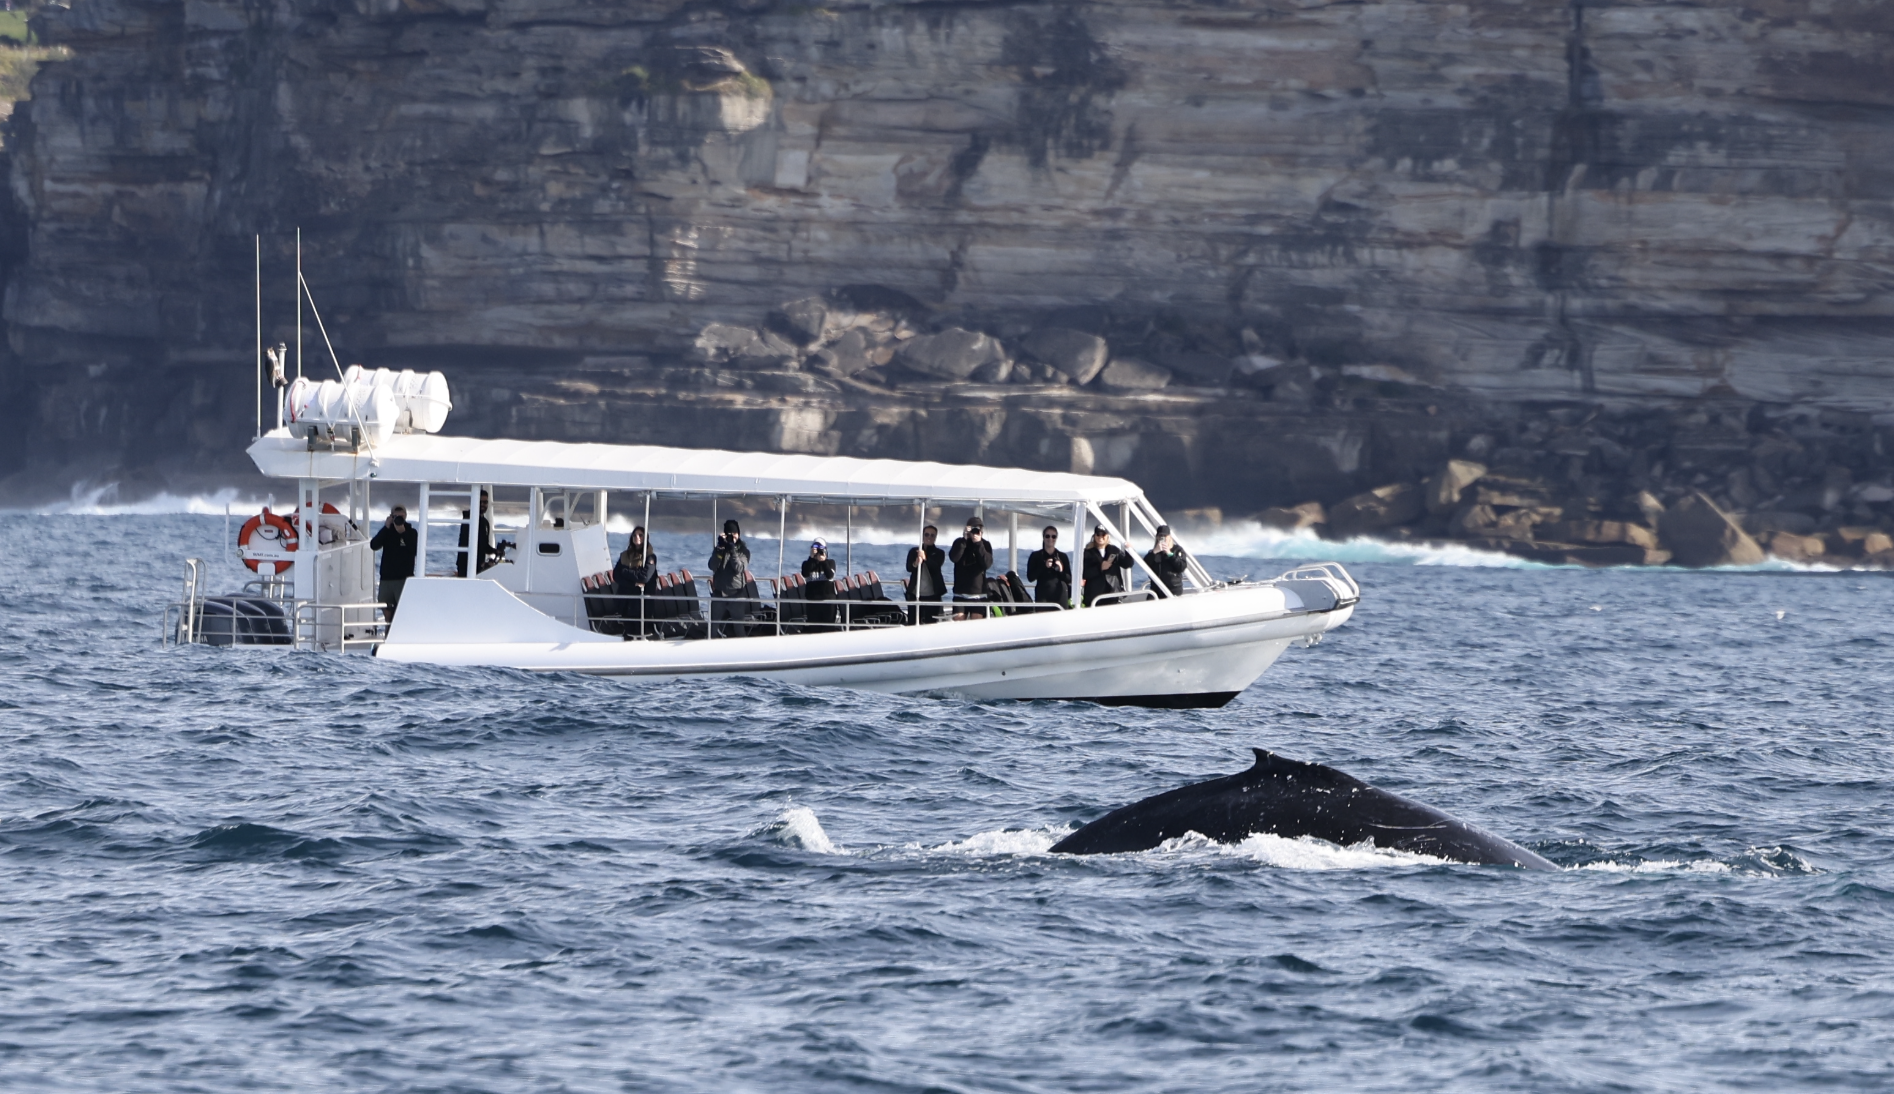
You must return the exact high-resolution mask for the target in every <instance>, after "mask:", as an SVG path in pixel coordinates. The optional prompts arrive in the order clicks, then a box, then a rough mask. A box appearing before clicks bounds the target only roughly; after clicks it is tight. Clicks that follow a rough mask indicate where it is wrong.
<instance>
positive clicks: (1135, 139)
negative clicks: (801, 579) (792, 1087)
mask: <svg viewBox="0 0 1894 1094" xmlns="http://www.w3.org/2000/svg"><path fill="white" fill-rule="evenodd" d="M40 33H41V36H42V38H44V39H45V40H47V41H48V42H52V43H58V44H63V45H65V46H68V47H70V48H71V49H72V51H73V54H74V56H73V58H72V59H71V60H70V61H66V62H62V63H57V64H53V65H49V66H48V67H47V68H46V69H45V70H44V71H42V72H41V73H40V75H39V76H38V78H37V79H36V81H35V83H34V85H33V86H34V97H33V99H32V101H31V102H30V103H27V104H24V105H23V106H22V108H21V109H20V110H19V111H18V112H17V113H16V115H15V119H14V122H13V128H12V132H11V137H10V140H9V147H10V149H11V150H12V156H13V159H12V165H11V166H12V181H13V186H12V193H13V199H14V202H15V203H16V205H17V215H16V220H17V223H18V224H19V225H20V226H21V229H22V231H23V233H24V234H23V238H22V240H21V242H20V243H19V244H18V245H16V246H13V247H10V248H8V249H7V250H8V253H7V255H6V256H5V261H6V266H7V276H8V285H7V291H6V307H5V322H6V325H7V333H8V341H9V345H10V346H11V349H12V356H11V357H10V358H9V360H8V362H7V365H6V369H7V371H6V374H5V376H4V377H0V389H4V390H5V391H6V392H8V394H9V398H10V399H11V400H12V401H13V402H14V404H15V405H30V406H32V407H34V408H35V410H34V415H33V417H34V421H35V422H36V423H37V424H36V425H35V426H34V427H33V428H32V429H30V430H27V431H25V432H24V433H23V434H20V435H16V436H15V437H13V438H9V443H10V444H12V445H14V446H15V447H14V448H13V449H12V451H11V452H6V451H0V460H4V461H5V463H6V466H8V467H14V468H17V467H21V466H25V465H27V464H29V463H34V462H35V461H37V462H38V464H39V465H45V464H48V463H51V464H61V463H63V464H67V465H71V464H74V463H77V462H83V461H86V460H94V461H97V462H98V463H99V465H100V466H99V471H98V473H99V474H107V473H114V474H126V473H129V468H135V467H144V466H148V467H152V468H155V469H156V472H154V473H163V474H170V475H173V476H175V475H176V474H177V473H179V471H180V469H183V468H187V467H200V468H201V467H205V466H220V467H222V468H231V467H235V466H241V460H240V458H238V457H235V456H234V453H235V452H236V450H237V448H238V447H239V444H240V441H241V438H242V437H243V435H244V434H243V430H244V429H245V428H247V427H248V424H249V421H250V419H251V416H252V414H253V410H252V400H253V395H252V391H251V388H250V384H251V374H250V371H249V369H250V349H249V347H250V346H251V344H252V335H251V330H250V327H251V322H252V309H253V307H254V304H253V300H252V296H251V290H250V283H251V281H250V279H251V264H252V237H253V234H255V233H262V234H264V235H265V236H266V253H265V256H264V264H265V276H266V281H267V285H268V289H267V296H266V300H265V308H266V311H267V323H268V325H269V328H270V330H269V337H270V339H271V340H272V341H274V340H277V339H279V338H282V339H286V338H288V337H290V331H291V324H292V321H293V312H292V309H291V303H292V300H293V297H292V295H291V293H290V291H289V285H290V281H289V277H290V275H289V272H288V271H289V261H290V249H291V243H290V240H291V239H292V231H293V229H294V228H296V227H297V226H300V227H301V228H302V229H303V246H304V251H305V259H304V264H305V267H306V269H307V271H308V272H309V275H310V280H311V283H312V286H313V287H314V289H315V292H316V294H317V302H318V303H319V304H320V305H321V306H322V308H323V313H322V318H323V321H324V323H325V324H326V330H327V333H328V335H329V336H330V337H332V338H333V340H334V342H335V345H336V348H337V352H338V353H339V354H341V355H342V356H343V357H344V361H343V363H345V364H346V363H347V362H348V361H349V360H362V361H365V362H367V363H370V364H386V365H393V366H400V365H409V364H420V365H427V366H429V367H441V368H445V369H447V370H449V371H450V373H452V374H453V375H454V376H455V378H456V380H457V381H458V383H457V386H458V387H459V388H460V389H461V390H469V385H471V384H476V383H477V384H478V385H480V388H481V389H480V390H478V391H471V390H469V395H468V399H467V400H466V401H465V402H464V403H463V406H465V407H466V408H468V409H467V410H466V412H464V413H457V415H456V418H455V419H454V421H453V422H452V423H451V426H450V427H451V428H453V429H456V430H460V431H468V432H472V431H490V430H498V429H501V428H505V429H506V430H508V431H511V432H515V433H526V434H529V435H540V436H561V437H567V436H569V437H575V438H577V437H586V438H595V437H596V438H601V439H613V440H625V441H635V440H658V439H666V440H671V441H676V442H681V443H689V444H711V443H720V444H721V443H736V442H735V440H734V439H733V438H743V439H744V443H747V444H753V445H756V446H758V447H773V448H782V449H790V450H799V451H841V452H848V453H855V454H864V455H877V454H886V455H913V456H924V457H930V458H941V459H955V460H964V459H984V460H988V461H993V462H1007V463H1019V464H1024V465H1027V466H1041V467H1060V468H1066V467H1070V468H1075V469H1095V470H1101V471H1112V472H1116V473H1123V474H1127V475H1130V476H1132V477H1134V478H1137V479H1138V480H1139V481H1141V482H1143V483H1145V484H1146V485H1147V486H1148V487H1150V488H1151V489H1152V490H1153V491H1154V492H1156V493H1158V494H1159V496H1160V497H1162V498H1164V499H1165V500H1167V501H1172V502H1175V503H1180V504H1222V505H1224V506H1225V507H1226V508H1232V509H1233V510H1235V511H1239V512H1245V511H1253V510H1255V509H1258V508H1261V507H1263V506H1265V505H1269V504H1283V505H1287V504H1292V503H1295V502H1299V501H1302V500H1304V499H1306V498H1309V497H1319V498H1324V499H1326V500H1329V501H1339V500H1340V499H1342V498H1344V497H1346V496H1349V495H1351V494H1353V493H1357V492H1359V491H1361V490H1363V489H1368V488H1373V487H1377V486H1380V485H1383V484H1385V483H1388V482H1390V481H1396V480H1398V481H1403V482H1416V481H1418V480H1419V479H1420V477H1421V476H1423V475H1426V474H1429V473H1432V472H1433V471H1434V470H1436V469H1438V468H1441V467H1443V466H1445V461H1446V460H1448V459H1449V458H1465V459H1470V460H1475V461H1479V462H1482V463H1492V464H1494V465H1495V466H1496V467H1497V466H1503V465H1506V464H1507V463H1508V461H1510V462H1511V463H1512V464H1515V465H1520V466H1524V465H1525V464H1531V463H1534V462H1535V461H1538V460H1539V459H1540V458H1541V457H1546V458H1547V459H1549V460H1551V462H1553V463H1554V464H1558V465H1560V466H1561V467H1563V468H1564V469H1565V472H1568V473H1570V474H1575V475H1578V476H1580V477H1582V476H1584V475H1586V474H1596V473H1598V471H1597V468H1600V467H1606V466H1609V468H1610V469H1611V471H1612V473H1613V474H1618V475H1620V476H1623V475H1631V474H1632V472H1633V471H1635V470H1636V468H1635V467H1634V466H1633V465H1638V464H1640V462H1641V466H1642V467H1643V471H1644V473H1645V478H1644V479H1642V480H1639V481H1641V482H1644V483H1645V484H1646V485H1653V486H1655V485H1659V484H1660V483H1661V482H1662V481H1665V475H1670V476H1672V477H1673V478H1674V477H1675V476H1676V475H1677V473H1678V471H1679V469H1680V468H1689V473H1688V474H1687V475H1686V476H1685V478H1684V480H1682V481H1681V483H1680V482H1671V483H1670V485H1672V486H1673V487H1677V486H1680V485H1707V486H1708V488H1710V489H1711V490H1712V492H1717V491H1722V492H1724V493H1729V492H1732V491H1733V492H1735V493H1737V494H1741V495H1744V496H1745V497H1750V496H1752V495H1753V497H1750V500H1748V501H1744V500H1742V499H1736V500H1737V504H1734V506H1733V507H1734V508H1736V509H1737V510H1739V511H1746V510H1748V509H1751V508H1753V507H1754V506H1755V505H1759V504H1762V503H1764V502H1767V501H1768V500H1769V499H1770V498H1788V499H1789V502H1795V503H1796V504H1800V502H1797V501H1796V499H1795V498H1793V497H1791V495H1792V494H1794V492H1795V491H1798V490H1800V491H1804V492H1805V493H1808V492H1812V493H1813V494H1814V495H1817V496H1815V497H1814V498H1813V500H1815V501H1820V500H1822V498H1823V497H1824V496H1825V495H1822V493H1821V492H1822V491H1828V492H1831V493H1835V498H1834V499H1833V501H1832V503H1831V505H1830V506H1828V507H1827V508H1824V509H1821V511H1822V512H1823V513H1825V514H1827V513H1830V512H1831V511H1835V510H1836V509H1837V507H1838V508H1839V510H1840V511H1841V517H1838V518H1837V519H1841V518H1842V517H1847V513H1846V511H1847V510H1848V509H1849V507H1850V506H1851V505H1853V504H1854V502H1853V500H1851V497H1850V495H1849V494H1848V491H1849V490H1852V489H1854V488H1855V487H1856V486H1858V485H1860V484H1863V483H1870V482H1880V481H1881V479H1882V478H1884V476H1885V474H1886V455H1885V454H1886V448H1887V446H1886V445H1884V444H1881V442H1880V441H1879V440H1878V438H1879V437H1881V436H1883V435H1885V434H1886V427H1887V426H1888V425H1889V423H1890V422H1891V421H1894V419H1890V418H1889V417H1888V416H1889V415H1894V365H1891V364H1890V356H1889V354H1888V351H1887V347H1888V345H1889V344H1890V335H1894V294H1890V292H1889V284H1888V280H1889V279H1888V275H1887V273H1886V271H1887V269H1888V268H1889V266H1888V261H1889V258H1890V257H1891V255H1890V252H1891V251H1894V212H1891V210H1894V142H1890V141H1889V140H1888V139H1887V137H1886V132H1887V129H1886V116H1887V112H1888V110H1889V109H1890V108H1894V92H1891V91H1890V88H1894V79H1890V76H1894V68H1891V66H1890V61H1889V58H1890V57H1894V14H1891V13H1890V9H1889V7H1888V5H1886V4H1884V3H1880V2H1878V0H1829V2H1825V3H1821V4H1808V3H1789V2H1786V0H1748V2H1745V3H1742V4H1737V3H1734V2H1730V3H1709V4H1694V5H1683V4H1668V3H1649V2H1643V0H1637V2H1633V0H1586V2H1585V3H1582V4H1581V3H1576V2H1573V3H1543V2H1533V0H1470V2H1468V3H1462V4H1416V3H1406V2H1394V0H1367V2H1349V3H1339V2H1337V3H1325V2H1322V0H1300V2H1297V3H1294V4H1288V3H1280V2H1276V0H1238V2H1234V3H1232V2H1219V3H1210V2H1196V3H1193V2H1183V3H1169V2H1167V3H1157V2H1153V0H1141V2H1116V3H1085V4H1064V5H1052V4H1033V3H1018V4H993V3H977V2H968V3H963V4H952V3H946V4H943V3H938V2H930V3H925V4H922V3H900V2H881V3H873V4H870V3H866V2H856V0H845V2H836V3H832V4H829V5H827V6H824V7H810V6H805V5H789V4H776V3H771V2H769V0H729V2H727V3H723V4H716V3H688V4H687V3H684V2H682V0H632V2H617V3H604V2H601V0H355V2H353V3H349V2H344V0H263V2H257V3H246V4H238V3H235V2H232V0H188V2H184V0H73V3H72V6H71V7H70V8H69V9H63V10H49V11H48V12H47V13H46V14H45V15H44V16H43V17H42V18H41V20H40ZM954 331H960V332H963V333H961V334H954V333H953V332H954ZM1051 332H1066V333H1065V334H1054V333H1051ZM921 339H929V340H931V341H929V342H923V343H921V345H923V346H926V345H934V346H936V347H937V348H938V349H940V351H941V352H938V353H928V354H922V353H920V352H919V351H918V350H913V351H910V350H904V349H903V347H905V346H908V345H910V344H913V343H915V342H917V341H918V340H921ZM941 339H946V342H945V343H942V342H941V341H940V340H941ZM321 344H322V343H321V341H320V340H319V339H315V338H314V336H312V340H311V342H310V343H309V352H310V355H311V359H310V360H309V361H307V362H306V363H307V365H308V367H309V368H311V369H312V370H313V369H314V368H315V363H314V355H315V353H316V351H317V347H319V346H321ZM1035 347H1042V348H1035ZM904 354H906V356H904ZM975 358H978V360H977V362H976V361H975ZM323 360H324V367H325V368H326V367H327V364H326V353H325V354H324V357H323ZM1114 370H1115V371H1114ZM1088 373H1089V374H1088ZM1561 405H1562V406H1577V407H1579V408H1581V410H1582V408H1584V407H1593V408H1598V409H1600V410H1602V411H1603V412H1605V413H1607V414H1608V415H1612V416H1615V419H1614V420H1620V421H1622V420H1628V418H1634V417H1636V416H1637V415H1639V414H1644V415H1646V419H1645V420H1644V421H1645V425H1646V426H1648V427H1649V428H1642V427H1640V429H1632V430H1630V432H1632V433H1636V434H1638V438H1639V439H1638V440H1637V441H1636V443H1637V444H1638V445H1640V446H1641V447H1638V448H1637V449H1635V450H1632V449H1629V448H1626V447H1625V443H1624V442H1623V441H1622V440H1613V439H1612V438H1611V437H1610V436H1603V437H1602V443H1599V444H1592V443H1591V441H1589V440H1585V441H1580V442H1574V443H1575V444H1579V445H1580V447H1578V448H1574V449H1572V450H1570V451H1563V450H1554V449H1551V448H1548V447H1545V446H1547V445H1549V444H1551V443H1552V442H1553V441H1554V440H1555V439H1556V437H1555V436H1554V435H1555V434H1556V433H1557V432H1558V430H1559V429H1562V428H1564V425H1563V424H1562V423H1561V422H1560V421H1559V420H1558V419H1557V418H1556V417H1547V414H1548V411H1547V409H1546V408H1547V407H1548V406H1553V407H1555V408H1556V407H1557V406H1561ZM1703 407H1709V408H1711V409H1710V412H1709V414H1710V417H1712V418H1716V419H1717V420H1719V421H1720V420H1721V418H1722V417H1724V416H1728V415H1734V416H1735V417H1736V418H1737V419H1739V420H1740V421H1744V422H1747V420H1748V419H1747V418H1746V417H1745V416H1746V415H1749V414H1750V412H1751V411H1752V410H1756V411H1757V412H1758V413H1762V414H1764V416H1765V417H1766V418H1767V421H1766V422H1764V423H1760V424H1758V425H1757V427H1756V428H1755V429H1747V428H1745V429H1739V430H1738V431H1737V433H1738V436H1735V437H1734V438H1732V437H1731V436H1729V435H1727V432H1726V431H1725V430H1724V429H1723V428H1722V427H1721V426H1714V427H1699V426H1696V425H1692V424H1690V423H1692V422H1693V421H1695V420H1696V419H1697V418H1698V417H1701V416H1702V415H1701V414H1700V408H1703ZM1791 412H1794V413H1798V414H1801V415H1802V417H1801V418H1798V419H1797V421H1799V422H1803V423H1805V425H1798V426H1796V427H1795V429H1800V430H1801V431H1802V433H1803V434H1805V436H1800V437H1799V438H1798V436H1788V441H1787V442H1786V443H1790V444H1794V445H1800V446H1801V447H1802V450H1803V452H1804V453H1806V452H1808V451H1809V450H1811V449H1814V450H1819V453H1820V458H1821V461H1825V462H1821V463H1820V465H1819V466H1815V467H1813V468H1812V469H1811V468H1808V467H1803V468H1801V469H1800V470H1793V471H1791V470H1782V469H1781V468H1782V467H1783V466H1784V465H1785V461H1788V460H1789V457H1788V456H1787V455H1785V454H1784V453H1781V452H1775V453H1773V454H1772V453H1771V452H1761V453H1758V452H1756V451H1754V449H1755V448H1756V446H1757V445H1758V444H1760V443H1762V442H1761V441H1759V438H1768V437H1771V436H1774V434H1775V433H1784V434H1785V435H1788V434H1793V433H1794V432H1795V430H1790V429H1785V428H1778V425H1777V424H1775V423H1778V422H1780V421H1783V420H1786V417H1785V416H1787V415H1790V414H1791ZM1581 416H1582V415H1581ZM1627 416H1628V417H1627ZM1535 422H1537V423H1540V424H1541V425H1543V426H1544V427H1545V428H1542V429H1536V432H1535V428H1536V427H1534V426H1533V424H1532V423H1535ZM1594 432H1597V431H1594ZM1605 432H1606V433H1609V432H1610V431H1608V430H1607V431H1605ZM1620 432H1621V433H1622V432H1623V431H1620ZM1482 438H1484V445H1482V443H1481V441H1482ZM1890 443H1894V439H1891V441H1890ZM1877 445H1878V446H1879V447H1877ZM1503 449H1513V450H1517V451H1513V452H1502V451H1501V450H1503ZM1620 449H1624V450H1623V451H1620ZM1798 458H1800V457H1798ZM1810 458H1813V457H1810ZM1877 460H1878V461H1880V462H1878V463H1877V462H1876V461H1877ZM219 461H221V462H219ZM1574 461H1576V464H1574ZM1789 462H1793V461H1789ZM1804 462H1807V461H1806V460H1805V461H1804ZM1660 465H1661V468H1660ZM1573 466H1576V467H1577V470H1576V471H1572V470H1571V468H1572V467H1573ZM115 468H116V470H115ZM1587 468H1591V470H1588V469H1587ZM1653 468H1660V470H1661V472H1662V473H1660V474H1656V475H1652V474H1649V472H1651V471H1652V470H1653ZM1770 468H1778V470H1770ZM1831 468H1839V469H1841V470H1842V471H1844V472H1845V473H1846V475H1847V477H1848V481H1847V482H1845V483H1840V484H1839V485H1837V484H1836V483H1833V482H1829V481H1828V479H1827V478H1825V477H1824V476H1826V475H1827V474H1828V471H1829V470H1830V469H1831ZM1759 469H1760V470H1759ZM1738 471H1740V472H1741V473H1742V474H1743V475H1744V476H1746V478H1744V479H1743V480H1742V481H1741V482H1731V481H1729V479H1728V476H1730V475H1733V474H1736V473H1737V472H1738ZM1698 474H1705V475H1713V477H1714V479H1715V481H1713V482H1707V483H1706V484H1693V483H1691V482H1690V480H1692V479H1694V477H1695V476H1697V475H1698ZM1758 475H1762V476H1771V477H1770V478H1769V479H1768V481H1767V482H1764V481H1760V480H1759V479H1758V478H1757V476H1758ZM1837 491H1839V492H1838V493H1837ZM1801 500H1802V501H1809V500H1811V499H1809V498H1803V499H1801ZM1789 502H1785V504H1789ZM1862 504H1867V505H1878V504H1881V503H1878V502H1864V503H1862ZM1502 508H1504V507H1502ZM1514 508H1515V509H1517V508H1519V507H1514ZM1502 515H1503V514H1496V515H1495V517H1494V519H1495V521H1496V522H1497V521H1498V519H1499V518H1500V516H1502ZM1578 519H1584V518H1582V517H1581V518H1578ZM1847 519H1853V518H1852V517H1847Z"/></svg>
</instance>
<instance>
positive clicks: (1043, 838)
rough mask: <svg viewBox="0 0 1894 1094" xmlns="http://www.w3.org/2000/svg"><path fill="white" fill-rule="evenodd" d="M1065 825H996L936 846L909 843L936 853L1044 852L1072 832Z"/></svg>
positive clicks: (974, 854)
mask: <svg viewBox="0 0 1894 1094" xmlns="http://www.w3.org/2000/svg"><path fill="white" fill-rule="evenodd" d="M1071 834H1072V833H1071V830H1070V829H1067V828H995V829H993V830H992V831H990V832H975V833H974V834H973V835H971V836H968V837H967V838H966V839H963V840H959V841H957V842H954V843H943V844H941V845H939V846H938V847H928V848H922V847H921V846H920V845H919V844H914V845H912V849H914V850H926V851H928V852H930V853H932V854H937V855H970V856H975V857H982V858H984V857H987V856H993V855H1043V854H1045V853H1046V852H1047V851H1050V850H1052V845H1053V844H1055V843H1057V842H1059V841H1060V840H1062V839H1064V838H1065V837H1067V836H1069V835H1071Z"/></svg>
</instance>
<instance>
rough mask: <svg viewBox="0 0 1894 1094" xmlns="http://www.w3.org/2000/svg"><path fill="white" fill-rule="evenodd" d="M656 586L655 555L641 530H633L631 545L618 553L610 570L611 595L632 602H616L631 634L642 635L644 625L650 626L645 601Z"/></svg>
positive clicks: (656, 565) (656, 561) (655, 590)
mask: <svg viewBox="0 0 1894 1094" xmlns="http://www.w3.org/2000/svg"><path fill="white" fill-rule="evenodd" d="M657 584H658V553H657V552H656V551H654V550H652V549H651V543H650V540H649V539H648V538H647V537H646V536H645V530H644V528H643V527H642V526H640V527H637V528H633V529H632V530H631V541H630V542H629V543H626V544H625V549H624V550H623V551H621V552H619V555H618V564H617V565H615V566H613V567H612V592H613V593H614V594H616V595H618V596H621V597H632V598H635V599H628V600H620V601H618V602H617V608H618V613H619V615H621V616H623V617H624V618H625V619H628V620H630V621H631V624H630V625H631V626H632V627H633V628H634V630H633V632H632V633H636V634H642V633H644V630H645V625H646V624H648V623H649V622H650V615H651V613H650V612H648V611H646V610H645V600H644V598H645V597H647V596H651V595H652V594H654V593H656V592H657Z"/></svg>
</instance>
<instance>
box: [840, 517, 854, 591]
mask: <svg viewBox="0 0 1894 1094" xmlns="http://www.w3.org/2000/svg"><path fill="white" fill-rule="evenodd" d="M843 535H845V536H846V537H847V538H846V539H844V540H843V541H842V544H843V549H844V550H846V551H847V552H848V556H847V558H848V576H850V577H854V576H855V506H854V503H852V502H851V503H850V504H849V507H848V527H847V530H846V531H845V532H844V533H843Z"/></svg>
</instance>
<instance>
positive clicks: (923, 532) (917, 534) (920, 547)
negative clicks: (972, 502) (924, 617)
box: [908, 498, 927, 627]
mask: <svg viewBox="0 0 1894 1094" xmlns="http://www.w3.org/2000/svg"><path fill="white" fill-rule="evenodd" d="M919 504H920V507H921V523H920V524H919V525H917V526H916V527H915V529H914V584H913V586H912V587H910V588H909V589H908V597H909V599H911V600H913V601H914V625H915V626H917V627H918V626H920V625H921V575H922V574H923V573H925V572H926V571H927V499H926V498H922V499H921V500H920V503H919Z"/></svg>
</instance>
